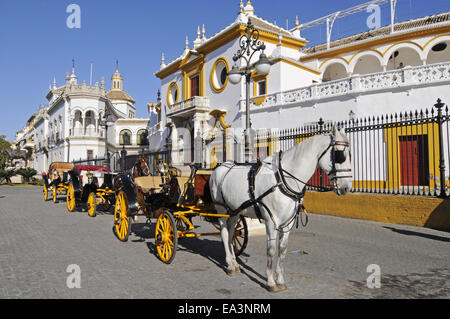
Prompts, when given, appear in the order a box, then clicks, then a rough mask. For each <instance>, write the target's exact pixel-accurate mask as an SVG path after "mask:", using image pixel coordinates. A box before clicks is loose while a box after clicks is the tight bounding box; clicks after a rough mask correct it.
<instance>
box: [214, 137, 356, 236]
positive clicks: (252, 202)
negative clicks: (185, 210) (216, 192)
mask: <svg viewBox="0 0 450 319" xmlns="http://www.w3.org/2000/svg"><path fill="white" fill-rule="evenodd" d="M336 146H344V147H349V146H350V144H349V143H348V142H345V141H335V140H334V137H333V136H332V135H331V142H330V144H329V146H328V147H327V148H326V149H325V150H324V151H323V152H322V154H321V155H320V156H319V159H318V162H319V161H320V160H321V159H322V157H323V156H324V155H325V154H326V153H327V152H328V150H329V149H330V148H332V169H331V171H330V173H329V174H328V176H329V177H330V179H331V180H332V181H333V184H334V186H335V187H336V186H337V184H336V181H337V179H339V178H348V177H352V176H351V175H346V176H338V175H337V173H341V172H351V169H337V168H336V163H343V162H344V161H345V158H344V159H343V160H342V158H341V159H338V158H337V156H336V152H337V150H336V149H335V147H336ZM338 152H343V151H338ZM275 160H276V161H277V162H278V163H275V166H276V167H277V170H276V172H275V178H276V181H277V183H276V184H275V185H273V186H272V187H270V188H269V189H268V190H266V191H265V192H264V193H262V194H261V195H260V196H258V197H255V178H256V175H257V173H258V172H259V170H260V169H261V167H262V165H263V162H261V161H259V159H258V161H257V163H255V164H247V163H246V164H238V163H234V164H233V166H231V167H229V169H228V171H227V172H226V174H225V175H224V177H223V180H225V177H226V176H227V175H228V173H229V172H230V171H231V169H232V168H233V167H234V166H238V165H241V166H250V169H249V173H248V184H249V195H250V199H248V200H246V201H245V202H243V203H242V204H241V205H240V206H239V207H238V208H236V209H234V210H232V209H231V208H230V207H229V206H228V205H227V203H226V201H225V198H224V196H223V194H222V198H223V201H224V203H223V204H222V203H215V204H218V205H221V206H223V207H225V208H226V210H227V212H228V214H229V215H230V216H236V215H237V214H239V213H240V212H241V211H243V210H245V209H247V208H249V207H251V206H253V207H254V209H255V213H256V216H257V217H258V219H259V221H260V222H261V220H262V219H263V218H262V213H261V209H260V207H259V205H261V206H263V207H264V209H265V210H266V211H267V212H268V214H269V216H270V218H271V219H272V222H273V223H274V225H275V229H276V230H278V231H282V229H283V228H284V227H285V225H289V224H290V223H291V222H292V221H293V220H294V219H295V220H296V223H295V225H296V228H298V223H299V216H300V214H301V213H302V212H304V213H305V215H306V222H305V223H303V220H302V225H303V226H306V225H307V223H308V215H307V213H306V209H305V207H304V206H303V203H302V200H303V197H304V196H305V192H306V186H313V185H311V184H308V183H306V182H304V181H302V180H300V179H298V178H297V177H295V176H294V175H293V174H291V173H289V172H288V171H286V170H285V169H284V168H283V167H282V163H281V160H282V151H279V152H278V156H276V158H275ZM266 164H269V163H266ZM285 174H286V175H288V176H289V177H290V178H292V179H294V180H296V181H298V182H300V183H302V184H304V185H305V186H304V187H302V190H301V191H300V192H299V191H296V190H294V189H292V187H290V186H289V184H288V183H287V182H286V177H285ZM313 187H316V186H313ZM277 188H279V189H280V191H281V193H282V194H284V195H285V196H287V197H289V198H291V199H292V200H294V201H295V202H296V209H295V212H294V215H293V216H292V217H291V218H290V219H289V220H288V221H287V222H285V223H284V224H282V225H280V226H279V227H277V226H276V225H277V224H276V222H275V219H274V218H273V214H272V212H271V210H270V209H269V208H268V207H267V205H266V204H264V203H263V201H262V200H263V198H265V197H266V196H268V195H269V194H271V193H273V192H274V191H275V190H276V189H277ZM319 190H321V191H330V190H332V188H330V187H319ZM289 231H290V230H289Z"/></svg>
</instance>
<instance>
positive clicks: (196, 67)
mask: <svg viewBox="0 0 450 319" xmlns="http://www.w3.org/2000/svg"><path fill="white" fill-rule="evenodd" d="M181 69H182V74H183V100H187V99H189V98H191V97H192V96H191V90H190V81H189V80H190V78H191V77H193V76H195V75H197V74H198V76H199V90H198V91H199V94H198V95H199V96H204V95H205V62H204V56H203V55H199V56H198V57H197V58H195V59H194V60H192V61H189V62H188V63H185V64H183V65H182V66H181Z"/></svg>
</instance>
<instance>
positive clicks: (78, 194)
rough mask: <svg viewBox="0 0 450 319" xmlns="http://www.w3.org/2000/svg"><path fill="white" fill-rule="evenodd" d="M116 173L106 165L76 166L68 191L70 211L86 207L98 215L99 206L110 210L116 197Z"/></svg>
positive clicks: (90, 214) (92, 213)
mask: <svg viewBox="0 0 450 319" xmlns="http://www.w3.org/2000/svg"><path fill="white" fill-rule="evenodd" d="M114 175H115V174H113V173H111V171H110V170H109V169H108V168H107V167H104V166H94V165H77V166H75V168H74V170H73V171H72V173H71V180H70V184H69V188H68V191H67V198H66V202H67V209H68V211H69V212H73V211H75V210H76V209H80V208H85V209H86V210H87V212H88V215H89V216H91V217H95V216H96V215H97V208H98V207H99V206H101V208H102V211H103V212H107V211H109V209H110V208H111V206H112V205H113V204H114V202H115V197H116V192H115V189H114V183H113V178H114Z"/></svg>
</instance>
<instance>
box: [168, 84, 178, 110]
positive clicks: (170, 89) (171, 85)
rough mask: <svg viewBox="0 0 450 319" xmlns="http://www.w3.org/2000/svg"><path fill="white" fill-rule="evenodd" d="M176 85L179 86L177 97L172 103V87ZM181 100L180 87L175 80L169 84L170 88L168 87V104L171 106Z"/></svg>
mask: <svg viewBox="0 0 450 319" xmlns="http://www.w3.org/2000/svg"><path fill="white" fill-rule="evenodd" d="M174 86H175V87H176V88H177V98H176V101H175V102H173V103H170V91H172V87H174ZM179 100H180V88H179V87H178V84H177V82H175V81H174V82H172V83H170V84H169V88H168V89H167V105H168V106H169V107H170V106H172V105H173V104H176V103H178V101H179Z"/></svg>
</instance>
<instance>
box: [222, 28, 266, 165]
mask: <svg viewBox="0 0 450 319" xmlns="http://www.w3.org/2000/svg"><path fill="white" fill-rule="evenodd" d="M239 46H240V49H239V50H238V51H237V52H236V54H235V55H234V56H233V61H234V62H235V63H234V65H233V67H232V68H231V71H230V72H228V79H229V80H230V82H231V83H232V84H239V83H240V82H241V78H242V76H245V116H246V122H245V134H244V153H245V161H246V162H249V161H250V159H251V154H250V127H251V123H250V80H251V74H252V71H251V68H250V61H251V59H252V57H253V55H254V54H255V53H256V52H258V51H261V54H260V55H259V60H258V61H257V62H256V63H255V64H254V66H255V69H256V72H257V73H258V74H260V75H266V74H268V73H269V71H270V65H271V62H270V61H269V59H268V58H267V56H266V55H265V54H264V50H265V49H266V45H265V44H264V42H261V41H260V40H259V32H258V30H256V29H255V27H254V26H253V25H252V23H251V21H250V19H249V20H248V23H247V27H246V29H245V31H244V34H243V35H242V36H241V38H240V39H239ZM241 59H243V60H244V61H245V62H246V66H245V68H239V67H238V66H237V64H236V61H237V60H241Z"/></svg>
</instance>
